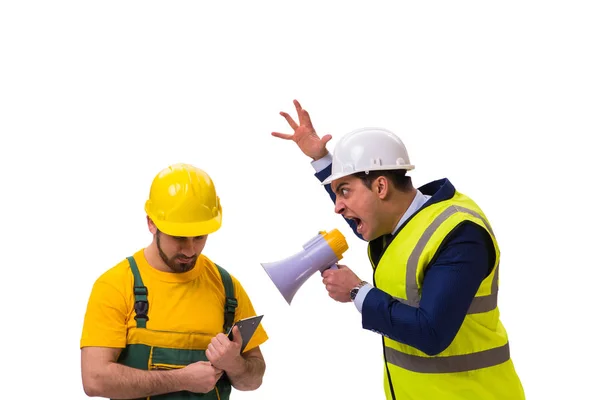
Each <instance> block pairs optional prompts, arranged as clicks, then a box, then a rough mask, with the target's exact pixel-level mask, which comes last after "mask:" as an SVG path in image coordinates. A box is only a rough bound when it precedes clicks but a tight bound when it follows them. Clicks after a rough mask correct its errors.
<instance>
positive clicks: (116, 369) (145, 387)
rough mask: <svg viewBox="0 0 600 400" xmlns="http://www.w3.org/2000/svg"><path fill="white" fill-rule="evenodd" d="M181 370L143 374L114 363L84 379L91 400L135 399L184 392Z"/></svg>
mask: <svg viewBox="0 0 600 400" xmlns="http://www.w3.org/2000/svg"><path fill="white" fill-rule="evenodd" d="M181 372H182V371H181V370H171V371H144V370H140V369H137V368H131V367H128V366H125V365H122V364H118V363H114V362H111V363H109V364H107V365H105V366H103V367H102V368H98V369H97V370H96V371H94V372H93V373H91V374H89V378H88V379H87V380H86V379H85V378H84V389H85V393H86V394H87V395H88V396H91V397H96V396H98V397H106V398H112V399H134V398H140V397H148V396H156V395H159V394H163V393H171V392H176V391H180V390H182V386H183V385H182V379H181Z"/></svg>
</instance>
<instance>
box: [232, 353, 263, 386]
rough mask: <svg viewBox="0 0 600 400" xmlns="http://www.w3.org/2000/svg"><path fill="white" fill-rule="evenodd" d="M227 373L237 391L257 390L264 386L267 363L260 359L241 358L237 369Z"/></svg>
mask: <svg viewBox="0 0 600 400" xmlns="http://www.w3.org/2000/svg"><path fill="white" fill-rule="evenodd" d="M225 372H226V373H227V376H228V377H229V380H230V381H231V384H232V385H233V387H235V388H236V389H237V390H240V391H247V390H256V389H258V388H259V387H260V385H261V384H262V379H263V376H264V374H265V362H264V360H263V359H261V358H259V357H244V356H240V358H239V359H238V362H237V364H236V366H235V368H232V369H230V370H226V371H225Z"/></svg>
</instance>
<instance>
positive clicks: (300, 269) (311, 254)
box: [261, 229, 348, 304]
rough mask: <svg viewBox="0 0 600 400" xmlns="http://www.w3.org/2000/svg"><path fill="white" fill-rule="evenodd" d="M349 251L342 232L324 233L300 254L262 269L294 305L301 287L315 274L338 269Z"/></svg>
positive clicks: (267, 264)
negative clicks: (338, 264)
mask: <svg viewBox="0 0 600 400" xmlns="http://www.w3.org/2000/svg"><path fill="white" fill-rule="evenodd" d="M346 250H348V244H347V243H346V239H345V238H344V235H342V234H341V232H340V231H338V230H337V229H333V230H331V231H330V232H325V231H321V232H319V234H318V235H317V236H315V237H313V238H312V239H311V240H310V241H308V242H307V243H306V244H305V245H304V246H303V250H302V251H300V252H299V253H296V254H294V255H293V256H290V257H288V258H286V259H283V260H280V261H276V262H272V263H261V265H262V267H263V268H264V270H265V272H266V273H267V275H269V278H271V280H272V281H273V283H274V284H275V287H276V288H277V289H278V290H279V292H280V293H281V294H282V295H283V297H284V299H285V300H286V301H287V302H288V304H291V303H292V299H293V298H294V295H295V294H296V292H297V291H298V289H299V288H300V286H302V285H303V284H304V282H306V280H308V278H309V277H310V276H312V275H313V274H314V273H315V272H317V271H319V272H323V271H325V270H327V269H338V266H337V262H338V261H339V260H341V259H342V254H343V253H344V252H345V251H346Z"/></svg>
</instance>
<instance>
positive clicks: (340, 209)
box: [335, 197, 346, 214]
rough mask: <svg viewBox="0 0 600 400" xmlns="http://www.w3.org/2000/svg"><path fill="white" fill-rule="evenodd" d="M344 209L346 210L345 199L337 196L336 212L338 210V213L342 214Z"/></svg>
mask: <svg viewBox="0 0 600 400" xmlns="http://www.w3.org/2000/svg"><path fill="white" fill-rule="evenodd" d="M344 211H346V205H345V204H344V202H343V201H341V200H340V198H339V197H336V199H335V212H336V214H341V213H343V212H344Z"/></svg>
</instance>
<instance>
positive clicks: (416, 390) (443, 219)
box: [368, 192, 525, 400]
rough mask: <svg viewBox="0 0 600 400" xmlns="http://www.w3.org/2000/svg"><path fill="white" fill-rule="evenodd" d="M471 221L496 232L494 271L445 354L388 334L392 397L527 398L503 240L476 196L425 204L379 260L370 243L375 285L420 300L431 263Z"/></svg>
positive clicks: (411, 300)
mask: <svg viewBox="0 0 600 400" xmlns="http://www.w3.org/2000/svg"><path fill="white" fill-rule="evenodd" d="M465 221H471V222H474V223H476V224H478V225H479V226H481V227H483V228H484V229H485V230H486V231H487V232H489V233H490V236H491V237H492V240H493V243H494V247H495V250H496V263H495V265H494V268H493V271H492V272H491V273H490V274H489V275H488V277H487V278H486V279H485V280H484V281H483V282H482V283H481V286H480V287H479V290H478V291H477V294H476V296H475V298H474V299H473V302H472V303H471V307H470V309H469V311H468V313H467V315H466V318H465V320H464V322H463V324H462V326H461V328H460V330H459V331H458V334H457V335H456V337H455V338H454V340H453V341H452V343H451V344H450V345H449V346H448V347H447V348H446V349H445V350H444V351H442V352H441V353H440V354H437V355H435V356H429V355H427V354H425V353H423V352H422V351H420V350H418V349H416V348H414V347H412V346H409V345H406V344H403V343H400V342H397V341H395V340H392V339H390V338H387V337H383V350H384V351H383V353H384V367H385V368H384V372H385V374H384V375H385V376H384V387H385V393H386V398H387V399H395V400H401V399H419V400H421V399H423V400H430V399H431V400H438V399H453V400H454V399H456V400H459V399H460V400H465V399H473V400H487V399H490V400H491V399H494V400H496V399H507V400H509V399H510V400H520V399H524V398H525V394H524V391H523V388H522V386H521V382H520V379H519V377H518V375H517V373H516V371H515V368H514V366H513V363H512V360H511V358H510V352H509V344H508V337H507V333H506V331H505V329H504V326H503V325H502V323H501V322H500V319H499V310H498V305H497V294H498V265H499V260H500V251H499V247H498V243H497V242H496V239H495V237H494V234H493V232H492V229H491V227H490V224H489V223H488V221H487V219H486V217H485V215H484V214H483V212H482V211H481V209H479V207H478V206H477V204H475V202H474V201H473V200H471V199H470V198H468V197H467V196H465V195H463V194H461V193H459V192H455V194H454V196H453V197H452V198H450V199H448V200H444V201H440V202H438V203H433V204H431V205H427V206H426V207H425V208H423V209H421V210H420V211H418V212H417V213H416V214H415V215H413V216H412V218H411V219H410V220H409V221H408V222H407V223H406V224H405V226H404V227H403V228H402V229H401V230H400V231H399V232H398V233H397V235H396V237H395V238H394V239H393V240H392V241H391V243H390V244H389V246H388V248H387V249H384V253H383V255H382V256H381V258H380V259H379V262H378V263H377V265H375V263H374V262H373V257H372V247H371V244H369V246H368V253H369V259H370V260H371V264H372V266H373V268H374V276H373V280H374V284H375V286H376V287H377V288H379V289H381V290H383V291H384V292H386V293H388V294H389V295H391V296H393V297H395V298H396V299H397V300H398V301H400V302H402V303H405V304H408V305H410V306H414V307H418V306H419V301H420V297H421V287H422V284H423V276H424V275H425V273H426V270H427V267H428V265H429V264H430V262H431V261H432V260H433V258H434V256H435V255H436V253H437V251H438V250H439V248H440V246H441V245H442V243H443V242H444V239H445V238H446V236H447V235H448V234H449V233H450V232H452V231H453V229H454V228H456V227H457V226H458V225H459V224H461V223H463V222H465Z"/></svg>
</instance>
